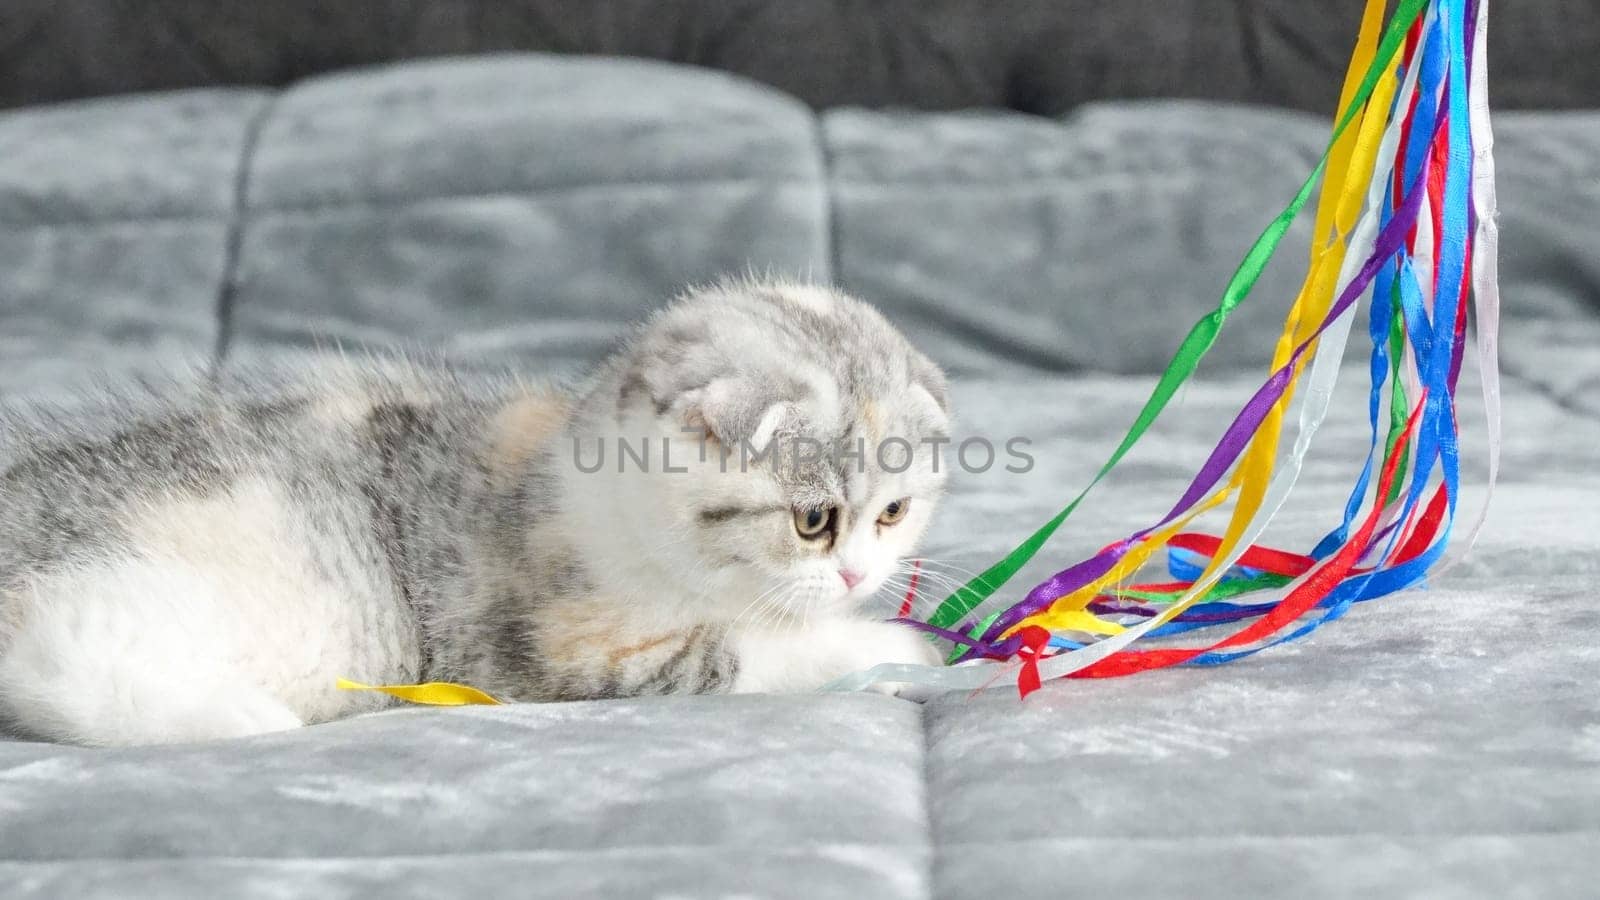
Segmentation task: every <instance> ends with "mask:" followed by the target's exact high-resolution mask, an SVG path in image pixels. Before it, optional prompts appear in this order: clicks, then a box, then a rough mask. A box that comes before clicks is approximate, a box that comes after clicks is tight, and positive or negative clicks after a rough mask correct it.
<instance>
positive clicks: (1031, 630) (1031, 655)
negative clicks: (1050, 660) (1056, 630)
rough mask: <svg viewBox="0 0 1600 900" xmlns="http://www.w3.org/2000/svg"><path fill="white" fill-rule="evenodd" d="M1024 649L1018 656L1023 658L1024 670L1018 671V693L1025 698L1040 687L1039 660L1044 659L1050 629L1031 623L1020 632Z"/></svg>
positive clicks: (1019, 651) (1018, 652) (1019, 635)
mask: <svg viewBox="0 0 1600 900" xmlns="http://www.w3.org/2000/svg"><path fill="white" fill-rule="evenodd" d="M1017 636H1018V637H1020V638H1022V649H1020V650H1018V651H1017V657H1018V658H1020V659H1021V660H1022V671H1021V672H1019V673H1017V693H1018V694H1019V695H1021V696H1022V697H1023V698H1024V699H1026V698H1027V696H1028V695H1029V694H1031V693H1033V692H1034V691H1037V690H1038V689H1039V684H1040V681H1039V660H1041V659H1044V648H1045V645H1047V644H1049V643H1050V631H1049V629H1047V628H1042V627H1040V626H1038V625H1029V626H1028V627H1027V628H1024V629H1022V631H1020V632H1018V634H1017Z"/></svg>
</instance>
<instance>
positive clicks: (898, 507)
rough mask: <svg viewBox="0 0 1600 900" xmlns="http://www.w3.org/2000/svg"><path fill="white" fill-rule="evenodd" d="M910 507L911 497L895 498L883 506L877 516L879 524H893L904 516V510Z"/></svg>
mask: <svg viewBox="0 0 1600 900" xmlns="http://www.w3.org/2000/svg"><path fill="white" fill-rule="evenodd" d="M910 508H911V498H910V497H905V498H902V499H900V500H896V501H894V502H893V503H890V504H889V505H888V506H885V507H884V508H883V512H882V513H881V514H879V516H878V524H879V525H893V524H894V523H896V522H898V521H900V520H901V519H904V518H905V517H906V511H907V510H909V509H910Z"/></svg>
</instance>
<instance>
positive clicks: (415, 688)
mask: <svg viewBox="0 0 1600 900" xmlns="http://www.w3.org/2000/svg"><path fill="white" fill-rule="evenodd" d="M338 686H339V690H341V691H377V692H378V693H380V694H388V695H389V696H391V697H395V698H397V699H400V700H404V701H406V702H407V703H421V704H423V705H425V706H500V705H501V703H500V701H499V700H496V699H495V698H493V697H491V696H489V695H488V694H485V693H484V692H483V691H480V690H478V689H477V688H475V687H469V686H467V685H464V684H451V683H450V682H448V681H430V682H428V683H427V684H362V683H360V682H358V681H351V680H349V679H347V678H341V679H339V681H338Z"/></svg>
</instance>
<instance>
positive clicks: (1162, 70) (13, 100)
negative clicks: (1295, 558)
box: [0, 0, 1600, 115]
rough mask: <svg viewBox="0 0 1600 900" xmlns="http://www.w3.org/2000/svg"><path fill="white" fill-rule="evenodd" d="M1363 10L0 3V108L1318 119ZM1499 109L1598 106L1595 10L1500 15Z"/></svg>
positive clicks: (1010, 1)
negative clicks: (985, 110) (516, 63)
mask: <svg viewBox="0 0 1600 900" xmlns="http://www.w3.org/2000/svg"><path fill="white" fill-rule="evenodd" d="M1362 5H1363V0H1199V2H1185V0H998V2H995V0H870V2H868V0H340V2H337V3H330V2H326V0H272V2H241V0H144V2H128V0H6V2H4V3H0V106H17V105H22V104H27V103H38V102H43V101H47V100H61V99H70V98H76V97H86V96H95V95H102V94H116V93H127V92H132V91H148V90H161V89H167V88H179V87H197V86H215V85H252V86H258V85H259V86H282V85H285V84H288V83H290V82H293V81H296V80H299V79H302V78H305V77H308V76H312V75H317V74H321V73H324V72H328V71H332V70H336V69H341V68H346V67H349V66H354V65H365V64H374V63H383V62H391V61H396V60H401V59H408V58H415V57H425V56H439V55H446V54H468V53H485V52H496V51H519V50H540V51H549V52H557V53H598V54H611V55H619V56H638V57H645V58H651V59H661V60H669V61H673V62H685V63H693V64H696V65H702V66H708V67H712V68H719V69H725V70H727V71H730V72H736V73H738V74H742V75H746V76H749V77H751V78H754V79H756V80H758V81H763V82H766V83H768V84H771V85H775V86H777V87H779V88H781V89H783V90H784V91H786V92H788V93H790V94H792V95H794V96H796V97H798V98H800V99H801V100H803V101H805V102H806V103H808V104H810V105H811V106H813V107H815V108H819V109H820V108H826V107H830V106H839V105H865V106H909V107H916V108H922V109H961V108H968V107H997V108H1008V109H1014V110H1020V111H1023V112H1031V113H1041V114H1046V115H1055V114H1059V113H1063V112H1067V111H1070V110H1072V109H1075V108H1077V107H1078V106H1079V105H1080V104H1083V103H1086V102H1089V101H1093V100H1105V99H1123V98H1138V97H1188V98H1201V99H1212V100H1236V101H1244V102H1257V103H1266V104H1271V105H1275V106H1286V107H1290V108H1295V109H1301V110H1306V111H1310V112H1318V113H1324V114H1326V113H1329V112H1331V111H1332V108H1333V105H1334V103H1335V101H1336V99H1337V92H1338V87H1339V74H1340V72H1341V71H1342V69H1343V66H1344V62H1345V59H1346V48H1347V47H1348V46H1349V44H1350V41H1351V39H1352V37H1353V35H1354V32H1355V29H1356V25H1357V21H1358V19H1359V17H1360V12H1361V8H1362ZM1493 9H1494V28H1493V29H1491V38H1490V44H1491V54H1492V58H1493V60H1494V69H1495V83H1494V88H1493V90H1494V97H1493V99H1494V101H1495V103H1496V105H1497V106H1498V108H1500V109H1568V108H1591V107H1600V64H1596V62H1595V60H1596V59H1600V3H1595V2H1594V0H1495V2H1494V5H1493Z"/></svg>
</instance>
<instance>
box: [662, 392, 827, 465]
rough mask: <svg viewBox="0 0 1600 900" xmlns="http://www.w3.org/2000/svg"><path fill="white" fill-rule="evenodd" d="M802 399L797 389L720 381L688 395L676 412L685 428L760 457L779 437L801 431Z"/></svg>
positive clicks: (683, 396)
mask: <svg viewBox="0 0 1600 900" xmlns="http://www.w3.org/2000/svg"><path fill="white" fill-rule="evenodd" d="M802 396H803V392H802V391H800V390H798V389H797V386H795V385H771V384H766V385H761V384H755V383H753V382H751V381H749V380H746V379H743V378H718V379H716V380H714V381H712V382H710V383H709V384H706V385H705V386H704V387H698V388H694V389H692V390H688V391H684V392H683V393H682V394H680V395H678V399H677V401H676V402H675V403H673V405H672V408H673V411H674V412H675V414H676V415H677V417H678V419H679V421H681V422H682V423H683V426H684V427H685V428H693V429H702V430H703V431H704V433H705V434H706V435H707V436H708V437H711V438H713V439H714V440H716V441H719V442H720V443H722V444H724V445H726V446H729V447H733V446H737V445H738V444H740V443H744V444H748V445H749V447H750V449H751V450H753V451H754V452H756V453H760V452H762V451H763V450H765V449H766V447H767V444H769V443H771V441H772V439H773V438H774V437H775V436H777V435H779V434H783V433H786V432H789V431H793V430H797V429H798V427H799V424H800V417H801V415H802V412H801V408H800V400H801V398H802Z"/></svg>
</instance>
